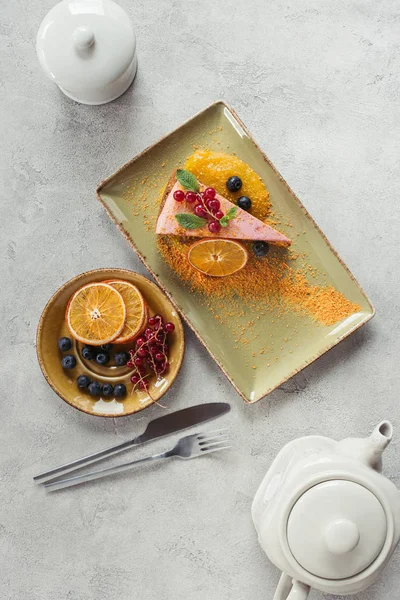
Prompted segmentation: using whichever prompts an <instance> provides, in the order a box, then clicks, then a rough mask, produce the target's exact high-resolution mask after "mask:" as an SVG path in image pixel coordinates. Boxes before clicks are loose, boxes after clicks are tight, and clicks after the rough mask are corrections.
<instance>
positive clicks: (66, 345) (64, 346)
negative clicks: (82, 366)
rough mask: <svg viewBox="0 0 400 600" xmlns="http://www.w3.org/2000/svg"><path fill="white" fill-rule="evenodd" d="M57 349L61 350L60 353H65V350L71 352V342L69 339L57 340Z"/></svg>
mask: <svg viewBox="0 0 400 600" xmlns="http://www.w3.org/2000/svg"><path fill="white" fill-rule="evenodd" d="M58 347H59V349H60V350H61V352H67V350H71V348H72V342H71V340H70V339H69V338H67V337H62V338H60V339H59V340H58Z"/></svg>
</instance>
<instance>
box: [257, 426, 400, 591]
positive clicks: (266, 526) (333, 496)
mask: <svg viewBox="0 0 400 600" xmlns="http://www.w3.org/2000/svg"><path fill="white" fill-rule="evenodd" d="M391 438H392V425H391V424H390V423H389V422H388V421H383V422H382V423H380V424H379V425H378V426H377V427H376V428H375V429H374V431H373V433H372V435H371V436H370V437H369V438H365V439H356V438H354V439H353V438H348V439H346V440H343V441H341V442H336V441H334V440H331V439H329V438H325V437H319V436H310V437H303V438H300V439H297V440H294V441H292V442H290V443H289V444H287V445H286V446H285V447H284V448H283V449H282V450H281V451H280V453H279V454H278V456H277V457H276V459H275V461H274V462H273V464H272V465H271V467H270V469H269V471H268V472H267V474H266V476H265V478H264V480H263V482H262V483H261V486H260V488H259V489H258V491H257V494H256V496H255V498H254V502H253V506H252V516H253V522H254V525H255V527H256V530H257V533H258V539H259V542H260V544H261V546H262V548H263V549H264V551H265V552H266V554H267V556H268V558H269V559H270V560H271V561H272V562H273V563H274V564H275V565H276V566H277V567H278V568H279V569H280V570H281V571H282V576H281V579H280V582H279V585H278V588H277V590H276V593H275V596H274V600H305V599H306V598H307V596H308V593H309V591H310V588H312V587H313V588H316V589H319V590H321V591H323V592H326V593H330V594H339V595H345V594H355V593H357V592H360V591H362V590H364V589H365V588H367V587H368V586H370V585H371V584H372V583H374V581H375V580H376V579H377V577H378V576H379V574H380V573H381V572H382V570H383V568H384V566H385V565H386V563H387V562H388V560H389V559H390V557H391V555H392V554H393V552H394V550H395V548H396V545H397V544H398V542H399V539H400V493H399V491H398V490H397V488H396V487H395V485H394V484H393V483H392V482H391V481H390V480H389V479H387V478H386V477H384V476H383V475H382V474H381V473H380V470H381V467H382V462H381V455H382V453H383V451H384V449H385V448H386V446H387V445H388V443H389V442H390V440H391Z"/></svg>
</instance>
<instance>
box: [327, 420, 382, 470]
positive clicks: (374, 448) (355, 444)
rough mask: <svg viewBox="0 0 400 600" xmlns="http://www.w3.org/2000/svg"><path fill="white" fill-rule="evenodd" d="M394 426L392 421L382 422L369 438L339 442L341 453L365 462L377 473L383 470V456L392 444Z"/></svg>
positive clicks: (348, 439)
mask: <svg viewBox="0 0 400 600" xmlns="http://www.w3.org/2000/svg"><path fill="white" fill-rule="evenodd" d="M392 435H393V426H392V424H391V423H390V421H382V422H381V423H379V425H377V426H376V427H375V429H374V430H373V432H372V433H371V435H370V436H369V437H367V438H347V439H345V440H342V441H341V442H338V449H339V451H340V452H341V453H343V454H346V455H347V456H351V457H352V458H354V459H356V460H359V461H361V462H363V463H364V464H366V465H368V466H370V467H371V468H372V469H375V470H376V471H381V470H382V454H383V451H384V450H385V448H386V447H387V445H388V444H389V443H390V440H391V439H392Z"/></svg>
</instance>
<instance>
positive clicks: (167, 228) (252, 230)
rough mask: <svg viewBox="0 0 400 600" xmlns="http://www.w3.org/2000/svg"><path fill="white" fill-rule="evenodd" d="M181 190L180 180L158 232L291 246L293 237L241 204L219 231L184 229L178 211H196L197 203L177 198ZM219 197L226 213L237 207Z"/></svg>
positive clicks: (162, 215)
mask: <svg viewBox="0 0 400 600" xmlns="http://www.w3.org/2000/svg"><path fill="white" fill-rule="evenodd" d="M200 185H201V184H200ZM203 187H204V186H202V185H201V189H203ZM180 189H182V188H181V186H180V185H179V183H178V182H176V183H175V185H174V187H173V188H172V190H171V191H170V193H169V194H168V196H167V199H166V201H165V204H164V206H163V209H162V211H161V213H160V215H159V217H158V221H157V226H156V233H158V234H163V235H181V236H187V237H200V238H225V239H232V240H260V241H263V242H269V243H271V244H278V245H280V246H290V244H291V240H290V239H289V238H287V237H286V236H285V235H283V234H282V233H279V231H276V229H273V228H272V227H270V226H269V225H267V224H266V223H263V222H262V221H260V220H259V219H257V218H256V217H253V215H251V214H250V213H248V212H246V211H245V210H242V209H241V208H239V207H238V210H237V214H236V217H235V218H234V219H233V220H232V221H229V224H228V226H227V227H223V228H222V229H221V231H219V232H218V233H211V231H209V230H208V227H207V225H205V226H204V227H200V228H199V229H184V228H183V227H181V226H180V225H179V223H178V221H177V220H176V218H175V215H177V214H178V213H188V214H193V205H188V204H186V202H185V201H183V202H177V201H176V200H174V197H173V196H174V192H175V191H176V190H180ZM216 198H217V199H218V200H219V202H220V204H221V210H222V212H223V213H224V214H226V213H227V212H228V210H229V209H230V208H232V206H236V205H235V204H233V203H232V202H230V201H229V200H227V199H226V198H224V197H223V196H220V195H219V194H217V195H216Z"/></svg>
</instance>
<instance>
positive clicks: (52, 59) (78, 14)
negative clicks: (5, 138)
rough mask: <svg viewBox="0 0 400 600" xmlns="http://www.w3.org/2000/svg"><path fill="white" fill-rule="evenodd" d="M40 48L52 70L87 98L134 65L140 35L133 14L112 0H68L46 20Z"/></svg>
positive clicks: (42, 60)
mask: <svg viewBox="0 0 400 600" xmlns="http://www.w3.org/2000/svg"><path fill="white" fill-rule="evenodd" d="M36 49H37V53H38V57H39V61H40V63H41V65H42V67H43V69H44V71H45V72H46V73H47V75H48V76H49V77H50V78H51V79H53V80H54V81H55V82H56V83H57V84H58V85H59V86H60V87H61V88H62V89H64V90H67V91H68V92H69V93H71V94H73V95H75V96H78V97H83V98H85V96H87V95H88V94H90V91H91V90H97V89H104V88H105V87H107V86H109V85H110V84H112V83H113V82H115V81H117V80H118V79H119V78H120V77H121V76H122V75H123V74H124V73H125V72H126V71H127V70H128V68H129V66H130V65H131V63H132V61H133V59H134V56H135V51H136V38H135V33H134V31H133V27H132V24H131V21H130V19H129V17H128V15H127V14H126V12H125V11H124V10H123V9H122V8H121V7H120V6H118V4H115V2H112V0H80V1H79V2H77V1H76V0H63V2H60V3H59V4H56V6H54V7H53V8H52V9H51V10H50V12H49V13H48V14H47V16H46V17H45V18H44V20H43V22H42V24H41V25H40V28H39V31H38V34H37V41H36Z"/></svg>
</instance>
